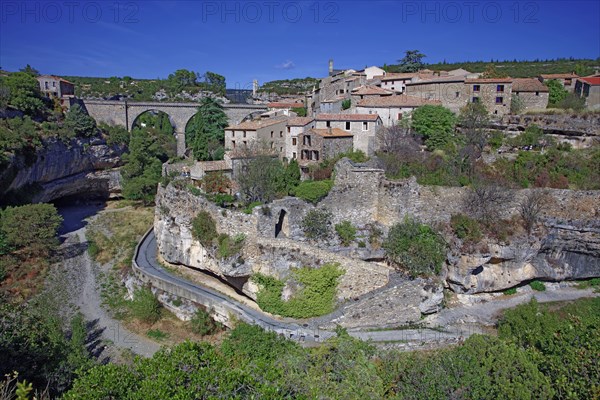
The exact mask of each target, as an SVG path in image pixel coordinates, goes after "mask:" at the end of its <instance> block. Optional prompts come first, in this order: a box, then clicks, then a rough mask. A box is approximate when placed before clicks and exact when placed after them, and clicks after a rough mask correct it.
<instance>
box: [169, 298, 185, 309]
mask: <svg viewBox="0 0 600 400" xmlns="http://www.w3.org/2000/svg"><path fill="white" fill-rule="evenodd" d="M171 304H173V305H174V306H175V307H180V306H181V305H182V304H183V301H182V300H181V298H180V297H177V298H175V299H174V300H173V301H172V302H171Z"/></svg>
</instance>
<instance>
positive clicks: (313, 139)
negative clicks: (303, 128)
mask: <svg viewBox="0 0 600 400" xmlns="http://www.w3.org/2000/svg"><path fill="white" fill-rule="evenodd" d="M298 142H299V143H298V152H299V154H300V158H299V160H298V163H299V164H300V168H301V169H302V170H303V171H304V172H305V173H306V172H308V166H309V165H311V164H318V163H320V162H321V161H323V160H328V159H331V158H334V157H335V156H337V155H338V154H342V153H347V152H349V151H352V147H353V135H352V133H350V132H348V131H345V130H342V129H339V128H325V129H316V128H315V129H311V130H309V131H307V132H304V133H301V134H300V135H298Z"/></svg>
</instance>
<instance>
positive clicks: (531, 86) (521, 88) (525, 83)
mask: <svg viewBox="0 0 600 400" xmlns="http://www.w3.org/2000/svg"><path fill="white" fill-rule="evenodd" d="M512 89H513V92H547V91H548V87H547V86H546V85H544V84H543V83H542V82H540V81H539V79H536V78H516V79H513V85H512Z"/></svg>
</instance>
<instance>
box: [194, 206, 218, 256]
mask: <svg viewBox="0 0 600 400" xmlns="http://www.w3.org/2000/svg"><path fill="white" fill-rule="evenodd" d="M192 236H194V238H195V239H197V240H199V241H200V243H201V244H202V246H204V247H210V246H212V242H213V240H214V239H215V238H216V237H217V225H216V223H215V220H214V219H213V217H212V216H211V215H210V214H209V213H208V212H207V211H200V212H199V213H198V215H197V216H196V217H195V218H194V219H193V220H192Z"/></svg>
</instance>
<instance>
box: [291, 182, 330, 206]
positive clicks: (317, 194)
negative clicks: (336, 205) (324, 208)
mask: <svg viewBox="0 0 600 400" xmlns="http://www.w3.org/2000/svg"><path fill="white" fill-rule="evenodd" d="M332 187H333V181H331V180H329V179H327V180H323V181H304V182H302V183H300V185H298V187H296V189H295V191H294V193H295V195H296V197H298V198H301V199H302V200H306V201H309V202H311V203H313V204H315V203H318V202H319V201H320V200H322V199H323V198H324V197H325V196H327V194H328V193H329V191H330V190H331V188H332Z"/></svg>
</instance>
